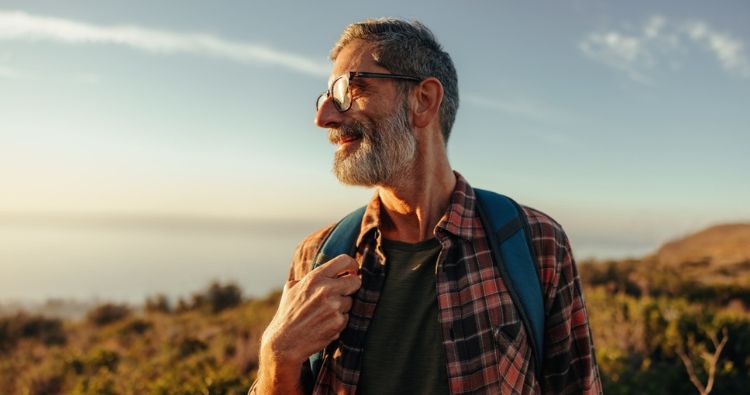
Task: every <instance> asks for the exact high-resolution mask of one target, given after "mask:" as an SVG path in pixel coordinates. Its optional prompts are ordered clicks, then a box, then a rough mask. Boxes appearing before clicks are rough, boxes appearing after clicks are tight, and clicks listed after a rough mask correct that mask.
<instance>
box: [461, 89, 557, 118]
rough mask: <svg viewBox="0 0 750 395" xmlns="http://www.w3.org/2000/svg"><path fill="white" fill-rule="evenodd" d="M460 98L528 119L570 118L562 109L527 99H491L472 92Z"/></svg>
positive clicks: (475, 104)
mask: <svg viewBox="0 0 750 395" xmlns="http://www.w3.org/2000/svg"><path fill="white" fill-rule="evenodd" d="M461 100H462V101H464V102H466V103H469V104H472V105H474V106H477V107H481V108H486V109H489V110H493V111H500V112H503V113H506V114H510V115H516V116H520V117H523V118H528V119H535V120H557V121H559V120H562V119H564V118H570V117H569V116H568V114H566V113H565V112H563V111H560V110H557V109H554V108H551V107H549V106H546V105H544V104H540V103H535V102H531V101H528V100H517V99H514V100H501V99H491V98H487V97H483V96H477V95H472V94H464V95H461Z"/></svg>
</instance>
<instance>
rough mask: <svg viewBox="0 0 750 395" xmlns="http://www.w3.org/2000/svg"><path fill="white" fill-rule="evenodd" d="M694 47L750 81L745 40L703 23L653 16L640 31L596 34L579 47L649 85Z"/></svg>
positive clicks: (596, 59)
mask: <svg viewBox="0 0 750 395" xmlns="http://www.w3.org/2000/svg"><path fill="white" fill-rule="evenodd" d="M691 46H692V47H700V48H703V49H704V50H708V51H709V53H711V54H712V55H713V56H714V57H715V58H716V60H717V61H718V62H719V64H720V65H721V67H722V68H723V69H724V70H726V71H727V72H729V73H732V74H734V75H737V76H739V77H742V78H750V60H748V55H747V53H746V51H745V45H744V43H743V42H742V40H740V39H739V38H736V37H733V36H731V35H729V34H727V33H721V32H718V31H717V30H715V29H714V28H712V27H711V26H710V25H709V24H708V23H706V22H704V21H700V20H686V21H675V20H670V19H667V18H665V17H662V16H659V15H654V16H652V17H651V18H649V19H648V20H646V22H645V23H643V25H642V26H641V28H640V29H628V30H627V31H618V30H609V31H604V32H594V33H590V34H589V35H587V36H586V37H585V38H584V39H583V40H582V41H581V42H580V43H579V44H578V47H579V49H580V50H581V52H583V53H584V55H586V56H587V57H589V58H590V59H592V60H595V61H597V62H600V63H603V64H606V65H607V66H610V67H612V68H614V69H617V70H620V71H622V72H625V73H626V74H627V75H628V76H629V77H630V78H631V79H632V80H634V81H638V82H642V83H650V82H651V79H650V78H649V77H648V74H649V72H650V71H651V70H653V69H656V68H657V67H658V66H659V65H660V64H662V63H666V64H668V65H669V67H671V68H673V69H675V68H679V67H680V66H681V63H680V61H679V60H678V57H679V56H681V55H684V53H686V52H687V50H688V49H689V48H690V47H691Z"/></svg>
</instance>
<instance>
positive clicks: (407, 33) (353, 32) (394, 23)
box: [331, 18, 458, 144]
mask: <svg viewBox="0 0 750 395" xmlns="http://www.w3.org/2000/svg"><path fill="white" fill-rule="evenodd" d="M354 40H364V41H366V42H368V43H371V44H372V45H373V52H374V53H373V55H374V57H375V61H376V62H377V63H378V64H379V65H380V66H383V67H385V68H386V69H388V70H389V71H390V72H392V73H396V74H406V75H413V76H417V77H420V78H427V77H435V78H437V79H438V80H439V81H440V83H441V84H443V91H444V95H443V101H442V103H440V128H441V129H442V133H443V141H444V142H445V144H447V143H448V137H449V136H450V133H451V128H453V123H454V122H455V120H456V111H457V110H458V76H457V75H456V68H455V67H454V66H453V61H452V60H451V57H450V55H448V53H447V52H445V51H443V48H442V47H441V46H440V44H439V43H438V42H437V40H436V39H435V35H433V34H432V32H431V31H430V29H428V28H427V26H425V25H423V24H422V23H421V22H418V21H412V22H408V21H403V20H399V19H394V18H380V19H366V20H364V21H361V22H357V23H352V24H351V25H349V26H347V27H346V29H344V32H343V33H342V34H341V37H340V38H339V40H338V42H337V43H336V45H335V46H334V47H333V49H332V50H331V60H333V61H335V60H336V58H337V57H338V55H339V53H340V52H341V50H342V49H343V48H344V47H345V46H346V45H347V44H349V43H350V42H352V41H354Z"/></svg>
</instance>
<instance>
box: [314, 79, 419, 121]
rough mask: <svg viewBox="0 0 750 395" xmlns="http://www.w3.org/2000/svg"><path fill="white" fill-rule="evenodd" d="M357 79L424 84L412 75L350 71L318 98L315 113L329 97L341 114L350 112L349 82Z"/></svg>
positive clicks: (336, 80)
mask: <svg viewBox="0 0 750 395" xmlns="http://www.w3.org/2000/svg"><path fill="white" fill-rule="evenodd" d="M355 78H391V79H397V80H407V81H415V82H422V79H421V78H419V77H413V76H410V75H402V74H386V73H368V72H365V71H350V72H348V73H346V74H344V75H342V76H340V77H338V78H336V79H335V80H333V83H332V84H331V87H330V88H329V89H328V90H327V91H325V92H323V93H321V94H320V96H318V100H316V101H315V111H320V108H321V107H323V103H325V101H326V100H328V98H329V97H332V98H333V105H334V107H336V110H338V111H339V112H345V111H348V110H349V109H350V108H351V107H352V95H351V93H350V92H349V82H350V81H352V80H354V79H355Z"/></svg>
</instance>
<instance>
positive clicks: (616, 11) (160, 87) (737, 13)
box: [0, 0, 750, 251]
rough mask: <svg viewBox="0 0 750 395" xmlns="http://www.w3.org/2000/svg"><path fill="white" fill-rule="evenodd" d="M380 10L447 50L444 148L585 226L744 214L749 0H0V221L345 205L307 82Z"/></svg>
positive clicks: (345, 190) (351, 195) (626, 228)
mask: <svg viewBox="0 0 750 395" xmlns="http://www.w3.org/2000/svg"><path fill="white" fill-rule="evenodd" d="M380 16H394V17H401V18H407V19H417V20H420V21H422V22H423V23H425V24H426V25H427V26H428V27H430V28H431V29H432V30H433V32H434V33H435V35H436V36H437V38H438V40H439V41H440V42H441V44H442V45H443V46H444V48H445V50H446V51H447V52H448V53H450V54H451V56H452V58H453V60H454V62H455V65H456V68H457V71H458V77H459V92H460V97H461V101H460V108H459V111H458V117H457V120H456V124H455V126H454V128H453V132H452V135H451V139H450V143H449V147H448V149H449V157H450V160H451V164H452V166H453V167H454V168H455V169H456V170H458V171H459V172H460V173H461V174H463V175H464V176H465V177H466V178H467V179H468V180H469V182H470V183H471V184H472V185H474V186H477V187H483V188H486V189H492V190H495V191H497V192H500V193H504V194H506V195H509V196H511V197H513V198H515V199H516V200H518V201H520V202H521V203H523V204H526V205H529V206H532V207H535V208H538V209H540V210H542V211H544V212H546V213H548V214H550V215H551V216H553V217H554V218H556V219H557V220H558V221H559V222H561V223H562V224H563V226H564V227H565V229H566V230H567V231H568V233H569V234H570V235H571V238H572V239H573V241H574V242H576V241H579V243H580V244H581V245H583V244H586V243H588V244H589V247H590V248H593V247H591V245H592V243H593V244H596V243H600V244H601V245H604V244H606V243H612V242H616V241H618V240H629V241H631V242H632V243H633V245H636V244H638V245H648V246H654V247H655V246H656V245H658V243H660V242H662V241H664V240H667V239H670V238H673V237H677V236H680V235H683V234H685V233H687V232H691V231H695V230H698V229H700V228H702V227H705V226H708V225H712V224H718V223H724V222H748V221H750V204H748V202H750V182H748V175H747V174H748V172H749V171H750V111H748V103H750V47H749V46H750V24H748V23H747V21H748V20H749V19H750V18H749V17H750V3H748V2H746V1H721V2H702V1H672V2H650V1H629V2H616V1H596V0H576V1H557V2H533V3H532V2H509V1H462V2H445V1H429V2H428V1H413V2H408V3H407V2H402V1H378V2H366V3H365V2H361V3H360V2H349V3H340V2H325V1H323V2H303V1H299V2H290V1H273V2H246V1H221V2H205V1H160V2H152V1H119V2H114V1H96V2H92V1H66V2H59V1H33V2H29V1H13V0H0V220H3V219H5V220H8V218H15V219H17V218H24V217H34V218H40V217H60V216H140V217H144V218H145V217H153V216H175V217H200V218H221V219H231V220H237V219H247V220H258V219H262V220H279V221H282V220H283V221H289V220H305V221H310V220H319V221H324V222H332V221H335V220H337V219H338V218H340V217H341V216H343V215H345V214H346V213H347V212H349V211H350V210H352V209H354V208H356V207H358V206H360V205H363V204H365V203H366V202H367V200H368V199H369V198H370V196H371V195H372V193H373V192H372V190H368V189H364V188H357V187H346V186H342V185H340V184H339V183H338V182H337V181H336V179H335V177H334V176H333V175H332V173H331V171H330V169H331V163H332V157H333V153H334V147H333V146H332V145H330V144H329V143H328V141H327V138H326V133H325V131H324V130H322V129H319V128H317V127H316V126H315V125H314V124H313V117H314V101H315V98H316V97H317V95H318V94H319V93H320V92H321V91H322V90H324V89H325V88H326V86H325V85H326V81H327V80H328V74H329V70H330V62H329V60H328V59H327V54H328V52H329V50H330V48H331V46H332V45H333V43H334V42H335V41H336V39H337V38H338V35H339V34H340V33H341V31H342V30H343V28H344V27H345V26H346V25H347V24H348V23H351V22H355V21H358V20H362V19H364V18H367V17H380ZM312 230H313V229H310V231H312ZM605 250H606V249H602V250H601V251H605ZM591 251H594V250H593V249H592V250H591Z"/></svg>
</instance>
